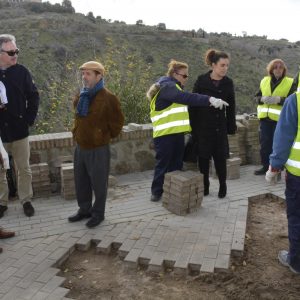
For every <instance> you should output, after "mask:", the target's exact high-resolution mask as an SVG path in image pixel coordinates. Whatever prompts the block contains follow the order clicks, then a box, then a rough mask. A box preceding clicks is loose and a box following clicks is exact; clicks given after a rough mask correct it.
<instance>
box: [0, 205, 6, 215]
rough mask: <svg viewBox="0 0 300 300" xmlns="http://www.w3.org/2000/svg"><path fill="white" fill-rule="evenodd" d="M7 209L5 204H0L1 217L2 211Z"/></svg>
mask: <svg viewBox="0 0 300 300" xmlns="http://www.w3.org/2000/svg"><path fill="white" fill-rule="evenodd" d="M6 210H7V206H5V205H0V218H2V217H3V215H4V212H5V211H6Z"/></svg>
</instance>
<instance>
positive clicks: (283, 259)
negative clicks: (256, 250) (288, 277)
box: [278, 250, 300, 274]
mask: <svg viewBox="0 0 300 300" xmlns="http://www.w3.org/2000/svg"><path fill="white" fill-rule="evenodd" d="M278 260H279V262H280V263H281V264H282V265H284V266H285V267H288V268H290V270H291V271H292V272H293V273H295V274H300V272H298V271H296V270H295V269H294V268H293V267H292V266H291V265H290V262H289V253H288V251H286V250H281V251H279V253H278Z"/></svg>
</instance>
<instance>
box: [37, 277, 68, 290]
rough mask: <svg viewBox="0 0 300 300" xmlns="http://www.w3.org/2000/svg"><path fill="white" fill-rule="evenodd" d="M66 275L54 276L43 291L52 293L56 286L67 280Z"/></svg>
mask: <svg viewBox="0 0 300 300" xmlns="http://www.w3.org/2000/svg"><path fill="white" fill-rule="evenodd" d="M65 280H66V279H65V278H64V277H59V276H54V277H52V278H51V280H49V281H48V282H47V283H46V284H45V285H44V286H43V288H42V289H41V292H46V293H52V292H53V291H54V290H55V289H56V288H58V287H59V286H60V285H62V284H63V283H64V282H65Z"/></svg>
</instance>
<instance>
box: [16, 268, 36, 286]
mask: <svg viewBox="0 0 300 300" xmlns="http://www.w3.org/2000/svg"><path fill="white" fill-rule="evenodd" d="M38 276H39V274H38V273H35V272H29V273H28V274H26V275H25V276H24V277H23V279H22V280H21V281H19V282H18V283H17V284H16V286H17V287H20V288H23V289H26V288H28V287H29V286H30V285H31V284H33V283H34V281H35V280H36V278H37V277H38Z"/></svg>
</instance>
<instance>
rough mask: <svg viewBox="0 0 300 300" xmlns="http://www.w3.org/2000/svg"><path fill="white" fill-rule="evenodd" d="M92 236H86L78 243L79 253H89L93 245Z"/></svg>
mask: <svg viewBox="0 0 300 300" xmlns="http://www.w3.org/2000/svg"><path fill="white" fill-rule="evenodd" d="M92 237H93V236H92V235H90V234H86V235H84V236H83V237H82V238H81V239H80V240H78V241H77V242H76V249H77V250H79V251H87V250H89V249H90V247H91V244H92Z"/></svg>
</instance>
